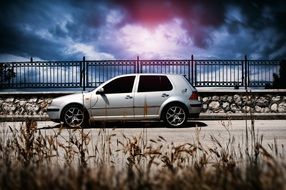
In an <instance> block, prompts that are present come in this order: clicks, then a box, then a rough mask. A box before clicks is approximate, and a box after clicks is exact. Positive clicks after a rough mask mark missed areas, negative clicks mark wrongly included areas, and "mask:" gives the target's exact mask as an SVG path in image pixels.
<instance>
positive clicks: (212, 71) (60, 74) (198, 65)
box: [0, 56, 285, 89]
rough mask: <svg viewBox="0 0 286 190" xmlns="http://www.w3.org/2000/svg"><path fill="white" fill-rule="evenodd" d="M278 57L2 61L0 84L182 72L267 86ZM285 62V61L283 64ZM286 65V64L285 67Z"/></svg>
mask: <svg viewBox="0 0 286 190" xmlns="http://www.w3.org/2000/svg"><path fill="white" fill-rule="evenodd" d="M282 63H284V62H283V61H279V60H248V59H247V57H246V56H245V58H244V59H242V60H195V59H194V57H193V56H192V57H191V59H189V60H140V59H139V57H137V59H135V60H101V61H100V60H99V61H89V60H85V57H83V60H81V61H33V59H32V58H31V61H30V62H7V63H0V87H1V88H2V89H9V88H83V89H85V88H94V87H96V86H98V85H100V84H101V83H103V82H104V81H106V80H108V79H110V78H112V77H114V76H117V75H121V74H128V73H173V74H182V75H185V76H186V78H187V79H188V80H189V81H190V82H191V83H192V84H193V85H194V86H196V87H245V88H247V87H265V86H267V85H268V86H269V85H270V86H271V85H272V83H273V74H277V75H279V72H281V71H279V69H280V68H281V64H282ZM284 64H285V63H284ZM284 68H285V67H284Z"/></svg>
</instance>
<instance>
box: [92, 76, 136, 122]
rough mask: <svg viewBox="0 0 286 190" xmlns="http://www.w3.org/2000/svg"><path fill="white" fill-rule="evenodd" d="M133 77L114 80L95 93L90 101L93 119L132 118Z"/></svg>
mask: <svg viewBox="0 0 286 190" xmlns="http://www.w3.org/2000/svg"><path fill="white" fill-rule="evenodd" d="M134 80H135V76H123V77H120V78H116V79H114V80H112V81H110V82H109V83H107V84H106V85H104V86H103V87H102V89H101V92H97V93H96V92H95V94H94V95H93V96H94V98H92V101H91V117H92V118H93V119H100V120H101V119H103V118H105V119H111V120H112V119H119V120H124V119H131V118H134V108H133V106H134V92H133V86H134Z"/></svg>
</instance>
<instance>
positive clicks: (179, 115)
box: [163, 104, 187, 127]
mask: <svg viewBox="0 0 286 190" xmlns="http://www.w3.org/2000/svg"><path fill="white" fill-rule="evenodd" d="M163 114H164V115H163V120H164V122H165V123H166V124H167V126H168V127H182V126H184V124H185V123H186V121H187V112H186V109H184V107H183V106H182V105H177V104H174V105H170V106H168V107H167V108H166V109H165V111H164V113H163Z"/></svg>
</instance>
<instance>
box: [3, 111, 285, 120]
mask: <svg viewBox="0 0 286 190" xmlns="http://www.w3.org/2000/svg"><path fill="white" fill-rule="evenodd" d="M29 119H33V120H36V121H50V119H49V116H47V115H25V116H14V115H0V122H19V121H26V120H29ZM245 119H248V120H249V119H256V120H271V119H276V120H279V119H286V113H253V114H251V115H250V114H249V113H247V114H246V113H238V114H235V113H233V114H225V113H215V114H214V113H211V114H210V113H201V114H200V117H199V118H195V119H190V120H245Z"/></svg>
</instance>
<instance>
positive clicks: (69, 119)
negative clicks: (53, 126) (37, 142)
mask: <svg viewBox="0 0 286 190" xmlns="http://www.w3.org/2000/svg"><path fill="white" fill-rule="evenodd" d="M62 120H63V122H64V124H65V125H67V126H68V127H85V126H86V125H87V123H88V114H87V113H86V111H85V109H84V108H83V106H81V105H77V104H71V105H68V106H66V107H65V108H64V110H63V112H62Z"/></svg>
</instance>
